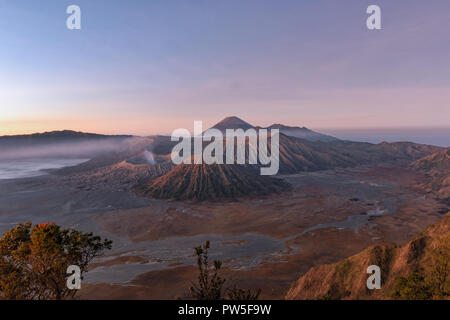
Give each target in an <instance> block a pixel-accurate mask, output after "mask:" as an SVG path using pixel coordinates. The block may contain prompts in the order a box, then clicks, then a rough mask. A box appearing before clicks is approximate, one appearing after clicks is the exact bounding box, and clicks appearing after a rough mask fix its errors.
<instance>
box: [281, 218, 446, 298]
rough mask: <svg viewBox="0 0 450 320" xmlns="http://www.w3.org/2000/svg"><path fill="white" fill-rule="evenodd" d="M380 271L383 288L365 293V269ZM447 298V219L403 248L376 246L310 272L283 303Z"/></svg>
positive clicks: (296, 284) (301, 278)
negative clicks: (324, 300) (308, 300)
mask: <svg viewBox="0 0 450 320" xmlns="http://www.w3.org/2000/svg"><path fill="white" fill-rule="evenodd" d="M370 265H377V266H379V267H380V268H381V281H382V287H381V289H380V290H368V289H367V287H366V281H367V278H368V276H369V275H368V274H367V273H366V270H367V267H368V266H370ZM398 298H400V299H431V298H435V299H436V298H437V299H448V298H450V215H446V216H445V217H444V218H443V219H442V220H441V221H440V222H438V223H437V224H435V225H433V226H430V227H429V228H427V229H426V230H425V231H424V232H422V233H421V234H420V235H418V236H417V237H415V238H414V239H412V240H411V241H409V242H408V243H407V244H405V245H404V246H402V247H396V246H394V245H377V246H372V247H369V248H367V249H366V250H364V251H362V252H360V253H358V254H356V255H354V256H352V257H349V258H347V259H344V260H342V261H340V262H338V263H334V264H330V265H322V266H319V267H314V268H312V269H310V270H309V271H308V272H307V273H306V274H305V275H303V276H302V277H300V278H299V279H298V280H297V281H296V282H295V283H293V285H292V286H291V288H290V290H289V291H288V293H287V295H286V299H290V300H293V299H333V300H334V299H398Z"/></svg>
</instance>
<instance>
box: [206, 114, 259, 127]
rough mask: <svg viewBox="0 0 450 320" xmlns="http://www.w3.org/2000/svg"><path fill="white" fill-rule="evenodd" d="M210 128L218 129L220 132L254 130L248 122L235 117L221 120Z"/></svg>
mask: <svg viewBox="0 0 450 320" xmlns="http://www.w3.org/2000/svg"><path fill="white" fill-rule="evenodd" d="M212 128H214V129H219V130H221V131H225V130H226V129H244V130H247V129H250V128H254V127H253V126H252V125H251V124H249V123H248V122H245V121H244V120H242V119H240V118H238V117H236V116H231V117H227V118H225V119H223V120H222V121H220V122H219V123H217V124H216V125H214V126H213V127H212Z"/></svg>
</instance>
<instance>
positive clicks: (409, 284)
mask: <svg viewBox="0 0 450 320" xmlns="http://www.w3.org/2000/svg"><path fill="white" fill-rule="evenodd" d="M392 297H393V298H396V299H403V300H427V299H431V297H432V293H431V290H430V288H429V287H428V285H427V284H426V281H425V277H424V276H423V275H421V274H419V273H417V272H414V273H412V274H410V275H409V276H408V277H398V278H397V279H396V280H395V284H394V289H393V294H392Z"/></svg>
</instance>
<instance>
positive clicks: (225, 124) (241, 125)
mask: <svg viewBox="0 0 450 320" xmlns="http://www.w3.org/2000/svg"><path fill="white" fill-rule="evenodd" d="M212 128H214V129H218V130H220V131H222V132H224V133H225V131H226V129H243V130H248V129H251V128H253V129H256V130H257V129H278V130H280V132H281V133H283V134H285V135H286V136H290V137H296V138H301V139H305V140H308V141H322V142H329V141H337V140H339V139H337V138H335V137H332V136H328V135H325V134H321V133H318V132H315V131H312V130H310V129H308V128H305V127H290V126H285V125H282V124H273V125H271V126H269V127H267V128H263V127H259V126H253V125H251V124H249V123H248V122H245V121H244V120H242V119H240V118H238V117H235V116H233V117H228V118H225V119H223V120H222V121H220V122H219V123H217V124H216V125H214V126H213V127H212Z"/></svg>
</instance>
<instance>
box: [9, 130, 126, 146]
mask: <svg viewBox="0 0 450 320" xmlns="http://www.w3.org/2000/svg"><path fill="white" fill-rule="evenodd" d="M131 137H132V136H131V135H104V134H96V133H85V132H78V131H72V130H62V131H50V132H43V133H33V134H23V135H11V136H0V147H6V146H18V145H20V146H24V145H33V146H34V145H36V144H42V143H45V144H50V143H63V142H67V141H81V140H94V139H95V140H101V139H126V138H131Z"/></svg>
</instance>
